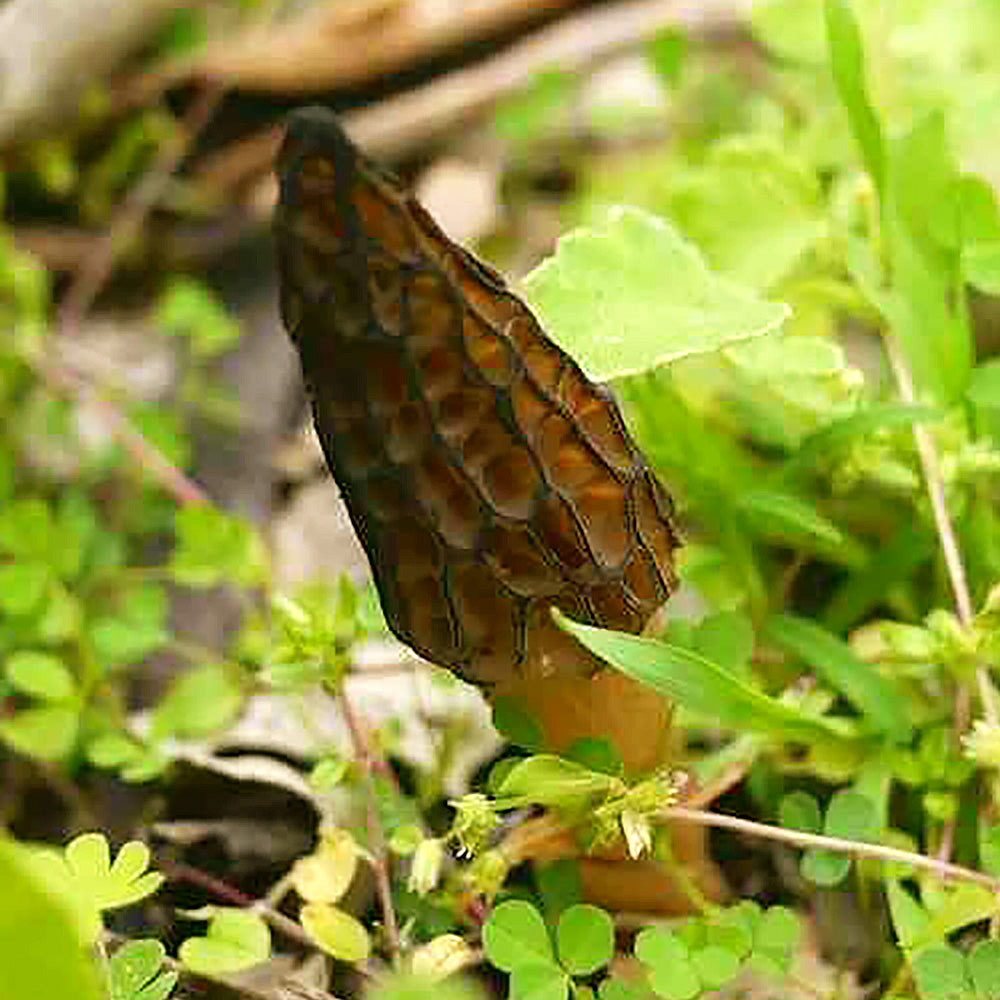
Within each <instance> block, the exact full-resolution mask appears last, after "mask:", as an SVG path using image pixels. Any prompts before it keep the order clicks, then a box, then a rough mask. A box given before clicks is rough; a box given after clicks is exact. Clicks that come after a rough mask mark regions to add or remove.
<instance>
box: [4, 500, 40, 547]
mask: <svg viewBox="0 0 1000 1000" xmlns="http://www.w3.org/2000/svg"><path fill="white" fill-rule="evenodd" d="M52 534H53V526H52V513H51V511H50V510H49V508H48V506H47V505H46V503H45V502H44V501H43V500H40V499H38V498H37V497H28V498H25V499H18V500H15V501H14V502H13V503H11V504H8V505H7V506H6V507H5V508H4V510H3V511H0V552H6V553H7V554H9V555H12V556H17V557H18V558H19V559H20V560H24V559H33V560H34V559H37V560H44V557H45V555H46V553H47V551H48V549H47V545H48V540H49V539H50V538H51V537H52Z"/></svg>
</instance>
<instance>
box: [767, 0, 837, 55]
mask: <svg viewBox="0 0 1000 1000" xmlns="http://www.w3.org/2000/svg"><path fill="white" fill-rule="evenodd" d="M750 26H751V28H752V29H753V33H754V35H755V36H756V38H757V39H758V41H760V42H761V43H762V44H763V45H765V46H766V47H767V48H768V49H769V50H770V51H772V52H774V53H776V54H778V55H782V56H784V57H785V58H786V59H790V60H794V61H795V62H796V63H800V62H809V63H814V64H819V63H821V62H824V61H825V60H826V57H827V45H826V34H825V32H824V31H823V11H822V7H821V5H820V4H819V3H818V2H814V0H755V2H754V4H753V6H752V7H751V10H750Z"/></svg>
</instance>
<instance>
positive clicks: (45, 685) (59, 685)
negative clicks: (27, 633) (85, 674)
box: [4, 650, 76, 701]
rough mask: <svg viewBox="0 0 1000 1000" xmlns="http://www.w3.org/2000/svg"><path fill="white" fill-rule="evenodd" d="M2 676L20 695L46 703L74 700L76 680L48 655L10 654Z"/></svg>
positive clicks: (54, 658)
mask: <svg viewBox="0 0 1000 1000" xmlns="http://www.w3.org/2000/svg"><path fill="white" fill-rule="evenodd" d="M4 673H5V675H6V677H7V680H9V681H10V683H11V684H13V685H14V687H16V688H17V689H18V690H19V691H23V692H24V693H25V694H30V695H34V696H35V697H36V698H42V699H44V700H45V701H69V700H70V699H72V698H74V697H75V696H76V679H75V678H74V677H73V675H72V673H70V670H69V668H68V667H67V666H66V664H65V663H63V661H62V660H60V659H59V657H58V656H54V655H53V654H51V653H38V652H34V651H29V650H25V651H23V652H20V653H12V654H11V655H10V656H9V657H7V663H6V665H5V666H4Z"/></svg>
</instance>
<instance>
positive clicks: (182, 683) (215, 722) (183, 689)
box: [152, 664, 243, 737]
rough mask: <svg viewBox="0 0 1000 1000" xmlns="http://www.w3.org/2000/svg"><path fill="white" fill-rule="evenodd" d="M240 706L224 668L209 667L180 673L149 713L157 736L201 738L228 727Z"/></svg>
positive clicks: (237, 691)
mask: <svg viewBox="0 0 1000 1000" xmlns="http://www.w3.org/2000/svg"><path fill="white" fill-rule="evenodd" d="M242 705H243V692H242V691H241V690H240V688H239V685H238V684H237V683H236V682H235V680H234V679H233V678H232V677H231V676H230V673H229V671H227V670H226V668H225V667H222V666H219V665H217V664H209V665H206V666H204V667H196V668H195V669H194V670H189V671H188V672H187V673H185V674H182V675H181V676H180V677H178V678H177V680H176V681H175V682H174V685H173V687H172V688H171V689H170V691H169V692H168V693H167V695H166V696H165V697H164V698H163V699H162V700H161V701H160V703H159V705H157V706H156V710H155V711H154V712H153V720H152V731H153V733H155V734H156V735H157V736H159V737H163V736H166V735H175V736H204V735H206V734H208V733H211V732H214V731H215V730H218V729H222V728H224V727H225V726H227V725H229V723H231V722H232V721H233V720H234V719H235V718H236V716H237V715H238V714H239V711H240V709H241V708H242Z"/></svg>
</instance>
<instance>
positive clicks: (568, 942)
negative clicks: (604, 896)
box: [556, 903, 615, 976]
mask: <svg viewBox="0 0 1000 1000" xmlns="http://www.w3.org/2000/svg"><path fill="white" fill-rule="evenodd" d="M556 944H557V946H558V949H559V961H560V963H561V964H562V967H563V968H564V969H565V970H566V971H567V972H568V973H569V974H570V975H571V976H589V975H590V974H591V973H592V972H596V971H597V970H598V969H600V968H602V967H603V966H605V965H607V964H608V963H609V962H610V961H611V958H612V956H613V955H614V951H615V926H614V923H613V922H612V920H611V917H609V916H608V915H607V913H605V912H604V910H602V909H599V908H598V907H596V906H591V905H589V904H588V903H578V904H577V905H576V906H571V907H570V908H569V909H568V910H566V911H565V912H564V913H563V915H562V916H561V917H560V918H559V926H558V927H557V928H556Z"/></svg>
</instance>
